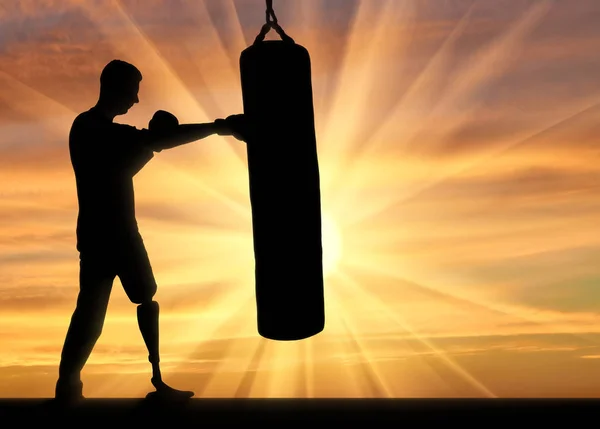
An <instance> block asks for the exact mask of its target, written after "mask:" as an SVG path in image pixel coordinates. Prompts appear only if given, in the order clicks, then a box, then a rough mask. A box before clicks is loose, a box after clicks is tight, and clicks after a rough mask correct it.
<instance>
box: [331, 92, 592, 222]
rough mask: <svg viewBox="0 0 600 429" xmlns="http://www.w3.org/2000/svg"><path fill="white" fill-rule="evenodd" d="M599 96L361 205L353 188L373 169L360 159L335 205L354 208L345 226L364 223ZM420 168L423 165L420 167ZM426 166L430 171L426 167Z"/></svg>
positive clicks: (555, 123) (557, 122)
mask: <svg viewBox="0 0 600 429" xmlns="http://www.w3.org/2000/svg"><path fill="white" fill-rule="evenodd" d="M599 98H600V95H598V94H593V95H592V96H590V97H586V98H584V99H583V100H579V101H577V102H575V103H573V104H571V105H568V106H566V107H565V108H560V109H557V111H556V112H555V114H554V115H553V116H552V117H551V118H548V119H546V120H545V121H544V122H543V123H542V124H540V125H539V126H538V127H537V129H534V130H528V131H526V132H524V133H522V134H521V135H519V136H518V137H517V138H515V139H512V140H509V141H508V142H507V143H501V144H499V146H497V147H496V146H495V147H490V148H489V149H488V150H486V151H484V152H483V153H478V154H473V155H471V156H469V157H468V158H467V159H462V158H461V159H459V160H458V161H451V160H447V161H446V164H445V166H444V167H443V168H440V169H436V175H435V177H431V175H430V176H426V177H423V178H422V180H420V181H419V182H418V185H413V186H402V184H399V185H400V186H398V187H397V188H395V189H394V191H393V193H391V194H386V193H381V194H379V195H377V194H374V193H373V194H368V195H366V198H367V200H368V204H364V198H363V193H362V192H361V191H358V192H357V191H356V188H359V184H360V183H361V182H362V181H364V180H368V174H369V173H368V172H369V171H372V167H370V166H369V165H368V164H367V162H366V161H365V162H362V161H361V164H362V166H361V168H362V169H361V170H358V169H356V170H354V174H352V175H349V176H348V177H347V181H348V183H346V185H345V187H346V188H347V189H348V190H354V192H353V193H348V192H346V194H345V198H344V199H343V200H337V201H336V204H337V205H340V204H344V206H345V207H353V210H352V211H347V212H345V213H346V216H345V218H344V223H345V225H346V226H348V227H350V226H358V225H360V224H362V223H364V222H367V221H371V220H372V219H373V218H376V217H378V216H379V215H381V214H382V213H384V212H385V211H386V210H390V209H392V208H393V207H394V206H396V205H400V204H403V203H405V202H408V201H412V200H414V199H415V198H417V197H418V196H420V195H422V194H423V193H424V192H426V191H428V190H431V189H434V188H435V187H436V186H438V185H441V184H443V183H445V182H446V181H447V180H450V179H452V178H453V177H456V176H457V175H459V174H461V173H463V172H467V171H469V170H470V169H472V168H474V167H476V166H479V165H481V163H483V162H485V161H487V160H490V159H492V158H494V157H495V156H498V155H499V154H501V153H503V152H505V151H507V150H509V149H510V148H512V147H516V146H519V145H521V144H524V143H526V142H527V141H530V140H531V139H533V138H535V137H536V136H539V135H540V134H543V133H545V132H547V131H548V130H551V129H552V128H554V127H556V126H558V125H561V124H564V123H565V122H567V121H569V120H571V119H572V118H574V117H576V116H577V115H579V114H581V113H582V112H584V111H586V110H589V109H592V108H594V107H595V106H597V104H598V99H599ZM355 166H358V162H357V163H355ZM415 168H419V166H415ZM422 168H426V167H425V166H423V167H422ZM427 169H428V170H430V169H429V168H428V167H427ZM359 199H361V200H363V204H360V205H357V204H355V203H354V200H359Z"/></svg>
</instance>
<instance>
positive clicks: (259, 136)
mask: <svg viewBox="0 0 600 429" xmlns="http://www.w3.org/2000/svg"><path fill="white" fill-rule="evenodd" d="M269 3H271V2H269V1H267V24H265V25H264V26H263V29H262V31H261V32H260V34H259V35H258V36H257V38H256V40H255V41H254V44H253V45H252V46H249V47H248V48H247V49H245V50H244V51H243V52H242V54H241V57H240V72H241V85H242V96H243V105H244V116H245V118H246V124H247V126H248V130H247V135H246V142H247V150H248V170H249V182H250V203H251V207H252V229H253V236H254V260H255V287H256V309H257V322H258V333H259V334H260V335H261V336H263V337H265V338H267V339H271V340H279V341H286V340H302V339H305V338H308V337H311V336H313V335H315V334H318V333H319V332H321V331H322V330H323V329H324V326H325V303H324V295H323V251H322V244H321V195H320V181H319V164H318V159H317V146H316V135H315V124H314V110H313V98H312V82H311V65H310V56H309V54H308V51H307V50H306V49H305V48H304V47H302V46H300V45H298V44H296V43H295V42H294V40H293V39H291V38H290V37H289V36H287V35H286V34H285V33H284V31H283V30H282V29H281V27H280V26H279V25H278V24H277V18H276V17H275V14H274V13H273V11H272V8H271V5H270V4H269ZM270 16H272V17H273V20H270V18H269V17H270ZM270 28H274V29H275V30H276V31H277V33H278V34H279V35H280V36H281V38H282V40H266V41H265V40H264V37H265V35H266V33H267V32H268V31H269V29H270Z"/></svg>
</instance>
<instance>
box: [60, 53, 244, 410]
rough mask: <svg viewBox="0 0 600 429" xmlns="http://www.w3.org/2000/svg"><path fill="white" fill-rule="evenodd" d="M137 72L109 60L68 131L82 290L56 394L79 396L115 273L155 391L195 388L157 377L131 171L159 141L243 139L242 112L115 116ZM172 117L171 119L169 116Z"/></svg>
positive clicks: (134, 86) (135, 86) (135, 87)
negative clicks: (205, 117)
mask: <svg viewBox="0 0 600 429" xmlns="http://www.w3.org/2000/svg"><path fill="white" fill-rule="evenodd" d="M141 80H142V74H141V73H140V71H139V70H138V69H137V68H136V67H135V66H133V65H131V64H129V63H126V62H124V61H121V60H113V61H111V62H110V63H108V64H107V65H106V66H105V68H104V69H103V71H102V74H101V76H100V96H99V99H98V102H97V103H96V105H95V106H94V107H92V108H91V109H89V110H88V111H86V112H83V113H81V114H80V115H78V116H77V118H76V119H75V120H74V122H73V125H72V127H71V131H70V134H69V150H70V155H71V162H72V165H73V170H74V173H75V180H76V185H77V198H78V203H79V214H78V219H77V250H78V251H79V256H80V261H79V263H80V270H79V287H80V290H79V295H78V298H77V306H76V308H75V311H74V313H73V316H72V318H71V323H70V326H69V329H68V332H67V335H66V339H65V342H64V346H63V350H62V355H61V362H60V367H59V377H58V381H57V383H56V392H55V395H56V398H57V399H66V400H73V399H80V398H83V394H82V389H83V383H82V382H81V371H82V369H83V367H84V365H85V363H86V361H87V359H88V357H89V356H90V354H91V352H92V349H93V347H94V345H95V343H96V341H97V339H98V338H99V336H100V333H101V331H102V327H103V324H104V319H105V315H106V310H107V306H108V301H109V297H110V293H111V289H112V285H113V281H114V279H115V277H116V276H118V277H119V279H120V281H121V284H122V285H123V288H124V289H125V292H126V294H127V296H128V298H129V299H130V300H131V302H133V303H134V304H137V319H138V324H139V329H140V331H141V334H142V337H143V339H144V342H145V344H146V347H147V349H148V353H149V356H148V359H149V361H150V363H151V364H152V379H151V381H152V384H153V385H154V387H155V388H156V392H155V393H153V394H154V395H158V396H165V397H169V398H172V397H176V398H188V397H191V396H193V395H194V393H193V392H186V391H180V390H176V389H173V388H171V387H169V386H168V385H167V384H165V383H164V382H163V380H162V376H161V372H160V358H159V335H158V326H159V323H158V316H159V306H158V303H157V302H156V301H154V300H153V297H154V295H155V293H156V291H157V285H156V282H155V279H154V275H153V272H152V267H151V265H150V262H149V259H148V254H147V253H146V249H145V247H144V242H143V240H142V237H141V235H140V233H139V231H138V226H137V221H136V218H135V204H134V190H133V176H135V174H136V173H138V172H139V171H140V170H141V169H142V167H143V166H144V165H146V163H148V161H150V160H151V159H152V157H153V156H154V152H160V151H161V150H163V149H169V148H173V147H176V146H179V145H182V144H186V143H190V142H193V141H196V140H199V139H203V138H205V137H208V136H210V135H213V134H218V135H233V136H235V137H236V138H237V139H238V140H243V138H242V137H241V135H242V134H241V132H242V128H243V127H242V123H243V119H244V118H243V115H231V116H229V117H227V118H226V119H217V120H215V121H214V122H212V123H200V124H182V125H179V123H178V121H177V119H176V118H175V117H174V116H171V115H169V114H168V113H166V112H162V111H159V112H157V113H156V114H155V116H154V118H153V120H152V121H154V124H156V126H155V127H153V126H152V125H153V124H152V121H151V123H150V126H149V128H148V129H138V128H135V127H133V126H130V125H123V124H117V123H115V122H113V120H114V118H115V116H117V115H123V114H125V113H127V111H128V110H129V109H130V108H131V107H132V106H133V105H134V104H135V103H138V102H139V99H138V91H139V85H140V81H141ZM159 113H160V115H159ZM161 115H162V116H161ZM165 118H166V120H165ZM169 118H171V119H173V120H174V121H173V120H171V121H170V122H169ZM161 121H162V123H163V124H164V126H161V125H160V122H161ZM167 125H168V126H167Z"/></svg>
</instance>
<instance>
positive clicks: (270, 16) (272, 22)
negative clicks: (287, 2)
mask: <svg viewBox="0 0 600 429" xmlns="http://www.w3.org/2000/svg"><path fill="white" fill-rule="evenodd" d="M266 2H267V10H266V12H265V15H266V21H267V22H266V23H265V24H264V25H263V26H262V29H261V30H260V33H259V34H258V36H256V39H255V40H254V43H258V42H262V41H263V40H264V39H265V36H266V35H267V33H268V32H269V31H270V30H271V28H272V29H273V30H275V31H276V32H277V34H279V36H280V37H281V38H282V39H283V41H285V42H291V43H294V39H292V38H291V37H290V36H288V35H287V34H285V31H283V28H281V26H280V25H279V24H278V23H277V16H275V11H274V10H273V0H266Z"/></svg>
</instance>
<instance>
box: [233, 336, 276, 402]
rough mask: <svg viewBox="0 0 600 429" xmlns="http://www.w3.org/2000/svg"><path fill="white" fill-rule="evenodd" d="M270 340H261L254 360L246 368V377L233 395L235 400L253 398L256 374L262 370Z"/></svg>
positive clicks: (253, 356) (253, 357)
mask: <svg viewBox="0 0 600 429" xmlns="http://www.w3.org/2000/svg"><path fill="white" fill-rule="evenodd" d="M267 345H268V340H266V339H264V338H262V337H261V338H260V340H259V343H258V347H257V348H256V350H255V352H254V354H253V355H252V359H251V360H250V363H249V364H248V367H247V368H246V372H245V373H244V377H243V378H242V380H241V381H240V383H239V385H238V387H237V389H236V390H235V393H234V394H233V397H234V398H250V397H252V390H253V387H254V381H255V379H256V374H257V372H258V371H259V370H260V367H261V364H262V362H263V356H264V354H265V351H266V349H267Z"/></svg>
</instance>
